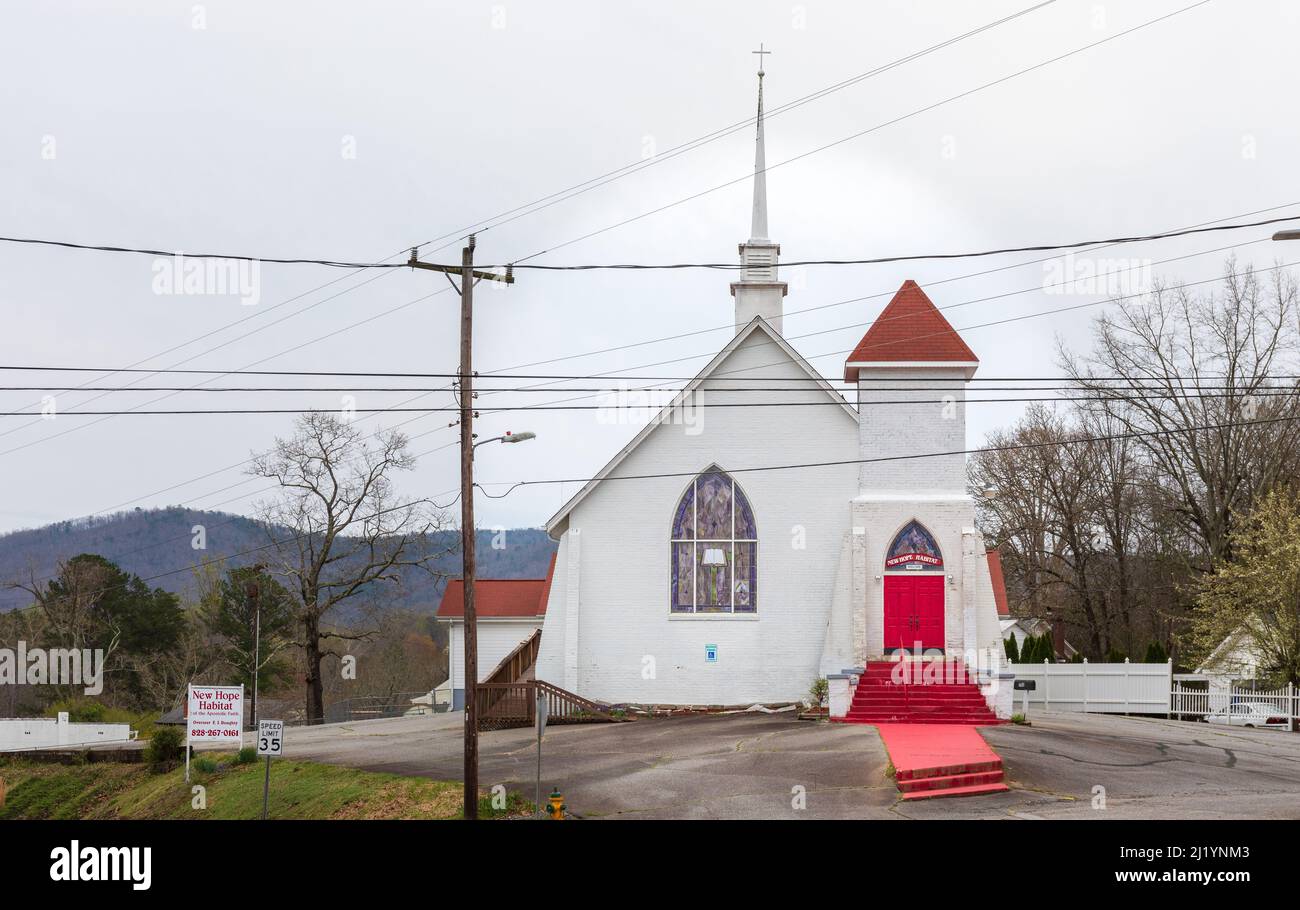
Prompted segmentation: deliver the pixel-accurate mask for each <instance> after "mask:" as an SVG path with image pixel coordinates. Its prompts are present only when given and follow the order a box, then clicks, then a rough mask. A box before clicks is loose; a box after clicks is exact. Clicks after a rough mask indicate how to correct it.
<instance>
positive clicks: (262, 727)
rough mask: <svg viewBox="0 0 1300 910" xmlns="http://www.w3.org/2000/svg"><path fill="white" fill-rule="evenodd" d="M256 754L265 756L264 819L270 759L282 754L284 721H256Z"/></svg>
mask: <svg viewBox="0 0 1300 910" xmlns="http://www.w3.org/2000/svg"><path fill="white" fill-rule="evenodd" d="M257 754H258V755H265V756H266V777H265V778H264V779H263V781H262V820H263V821H266V808H267V805H268V804H269V803H270V800H271V759H273V758H279V757H280V756H282V755H284V721H282V720H260V721H258V722H257Z"/></svg>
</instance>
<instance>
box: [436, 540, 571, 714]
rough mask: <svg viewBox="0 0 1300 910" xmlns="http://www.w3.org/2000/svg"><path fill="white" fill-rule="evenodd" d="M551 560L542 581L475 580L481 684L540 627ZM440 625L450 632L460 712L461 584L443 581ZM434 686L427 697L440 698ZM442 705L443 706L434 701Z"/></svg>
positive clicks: (455, 704)
mask: <svg viewBox="0 0 1300 910" xmlns="http://www.w3.org/2000/svg"><path fill="white" fill-rule="evenodd" d="M554 573H555V558H554V557H552V558H551V564H550V568H549V569H548V570H547V573H546V577H545V578H511V579H478V580H477V581H475V583H474V611H475V614H476V615H477V617H478V671H479V673H478V675H479V680H478V681H479V682H483V681H484V680H486V679H487V678H488V677H489V676H491V675H492V671H493V670H495V669H496V667H497V665H498V664H500V663H501V661H502V660H504V659H505V658H506V657H507V656H508V655H509V654H510V653H511V652H512V651H514V650H515V648H517V647H519V645H521V644H522V643H523V642H525V641H527V640H528V639H529V637H531V636H532V634H533V633H534V632H536V631H537V630H538V629H540V628H541V627H542V619H543V617H544V616H545V615H546V604H547V601H548V599H549V597H550V588H551V577H552V576H553V575H554ZM435 616H436V617H437V619H438V621H439V622H445V623H447V625H448V626H449V627H450V629H449V632H450V634H449V635H448V636H447V637H448V647H449V648H450V649H451V655H450V659H449V661H448V664H449V666H450V670H451V673H450V677H449V680H448V683H449V684H450V686H449V688H450V696H451V707H452V710H454V711H459V710H461V709H462V708H464V707H465V584H464V582H463V581H462V580H461V579H459V578H456V579H452V580H451V581H449V582H447V589H446V590H445V591H443V592H442V601H441V602H440V603H439V604H438V611H437V613H436V614H435ZM445 686H447V684H446V683H444V685H443V686H439V687H438V688H437V689H435V690H434V691H433V693H430V694H431V695H432V696H433V698H435V699H436V698H439V697H440V695H439V694H438V693H440V691H441V690H443V689H444V687H445ZM439 703H445V702H439Z"/></svg>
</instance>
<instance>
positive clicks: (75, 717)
mask: <svg viewBox="0 0 1300 910" xmlns="http://www.w3.org/2000/svg"><path fill="white" fill-rule="evenodd" d="M61 711H67V712H68V720H69V721H71V722H72V723H74V724H102V723H104V722H105V718H106V715H107V714H108V707H107V706H106V705H105V704H104V703H103V702H102V701H95V700H93V699H90V698H65V699H63V700H62V701H58V702H55V703H54V704H52V705H50V707H49V710H48V711H46V714H47V715H48V716H50V717H58V716H59V712H61Z"/></svg>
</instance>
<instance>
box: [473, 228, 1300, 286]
mask: <svg viewBox="0 0 1300 910" xmlns="http://www.w3.org/2000/svg"><path fill="white" fill-rule="evenodd" d="M1296 220H1300V215H1287V216H1286V217H1283V218H1269V219H1267V220H1265V221H1253V222H1250V223H1248V224H1225V225H1219V226H1218V227H1199V228H1189V229H1187V230H1181V231H1165V232H1163V233H1157V234H1139V235H1133V236H1128V237H1107V238H1102V239H1098V240H1077V241H1074V242H1071V243H1053V244H1039V245H1037V246H1017V247H1002V248H1000V249H993V250H978V251H973V252H967V253H920V254H915V255H908V256H879V257H877V258H875V259H804V260H801V261H796V262H782V263H780V264H779V265H778V268H783V269H784V268H791V267H793V266H813V265H880V264H883V263H891V262H917V261H929V260H940V259H977V258H981V257H984V256H1001V255H1002V254H1004V253H1042V252H1047V251H1050V250H1077V249H1080V248H1082V247H1086V246H1096V245H1098V244H1104V245H1106V246H1119V245H1121V244H1125V243H1141V242H1143V241H1147V240H1165V239H1169V238H1172V237H1187V236H1189V235H1192V234H1208V233H1215V232H1220V231H1238V230H1241V229H1243V228H1251V227H1262V226H1265V225H1270V224H1279V223H1281V222H1284V221H1296ZM485 268H504V266H485ZM745 268H748V266H746V265H745V264H744V263H739V262H737V263H726V262H678V263H659V264H637V263H610V264H604V265H515V266H514V269H515V270H516V271H519V270H522V269H540V270H545V271H556V272H582V271H592V270H596V269H635V270H656V269H725V270H729V271H736V270H740V269H745Z"/></svg>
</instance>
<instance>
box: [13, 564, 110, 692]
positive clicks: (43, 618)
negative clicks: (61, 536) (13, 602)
mask: <svg viewBox="0 0 1300 910" xmlns="http://www.w3.org/2000/svg"><path fill="white" fill-rule="evenodd" d="M119 577H120V573H119V572H117V571H116V568H115V567H111V565H110V564H108V563H107V562H105V561H104V560H101V559H98V558H94V559H87V558H85V557H77V558H74V559H62V560H59V563H58V572H57V573H56V575H55V576H54V578H53V579H51V580H49V581H47V582H44V583H42V580H41V579H40V578H39V577H38V576H37V574H36V572H35V570H32V569H29V570H28V578H27V581H25V582H14V583H13V584H11V585H10V587H11V588H16V589H19V590H22V591H26V592H27V593H28V594H30V595H31V598H32V602H33V603H34V604H35V605H36V607H37V608H38V610H39V617H37V616H33V615H30V614H29V624H28V629H29V632H30V633H35V634H34V635H33V637H34V638H36V640H37V641H41V642H48V643H50V644H53V645H55V646H56V647H61V648H68V649H71V650H74V651H83V650H86V649H102V650H103V661H104V663H103V666H104V672H105V674H106V675H107V673H109V672H111V671H110V662H113V663H115V661H114V658H115V657H116V655H117V652H118V648H119V646H120V645H121V642H122V626H121V621H120V617H119V616H117V615H115V614H114V613H113V612H111V611H109V610H105V609H104V599H105V596H106V594H108V593H110V592H111V591H112V590H113V589H114V588H115V587H117V586H118V582H119ZM55 690H56V691H57V692H58V694H59V697H60V698H66V697H70V696H72V695H74V694H76V692H77V691H79V687H77V686H73V685H57V686H55Z"/></svg>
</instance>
